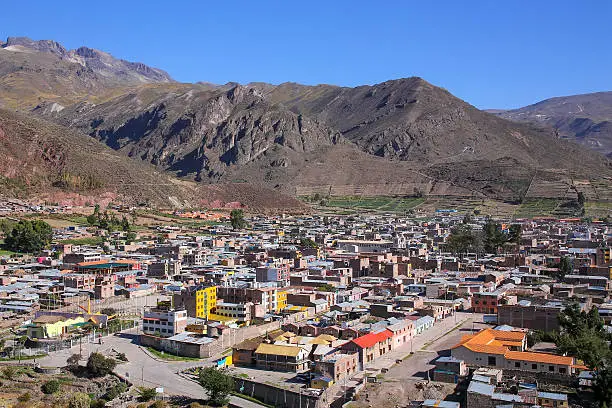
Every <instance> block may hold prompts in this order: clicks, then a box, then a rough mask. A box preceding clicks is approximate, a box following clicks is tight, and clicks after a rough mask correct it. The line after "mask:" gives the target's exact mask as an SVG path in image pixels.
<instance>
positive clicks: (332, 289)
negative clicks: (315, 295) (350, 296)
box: [317, 283, 336, 292]
mask: <svg viewBox="0 0 612 408" xmlns="http://www.w3.org/2000/svg"><path fill="white" fill-rule="evenodd" d="M317 289H318V290H319V291H321V292H335V291H336V287H335V286H334V285H331V284H329V283H325V284H323V285H321V286H319V287H318V288H317Z"/></svg>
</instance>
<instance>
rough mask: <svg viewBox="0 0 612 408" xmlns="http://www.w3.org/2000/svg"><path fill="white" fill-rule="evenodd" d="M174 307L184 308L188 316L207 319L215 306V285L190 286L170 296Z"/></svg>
mask: <svg viewBox="0 0 612 408" xmlns="http://www.w3.org/2000/svg"><path fill="white" fill-rule="evenodd" d="M172 301H173V304H174V306H175V307H176V308H179V309H184V310H186V311H187V315H188V316H190V317H199V318H201V319H209V318H210V315H211V313H212V312H213V310H214V309H215V307H216V306H217V287H216V286H192V287H190V288H187V289H185V290H181V292H180V293H175V294H174V295H173V296H172Z"/></svg>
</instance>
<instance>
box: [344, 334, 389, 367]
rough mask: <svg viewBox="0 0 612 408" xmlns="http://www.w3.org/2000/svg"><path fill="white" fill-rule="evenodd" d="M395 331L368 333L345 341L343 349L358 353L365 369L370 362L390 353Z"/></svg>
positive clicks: (361, 364) (361, 365) (360, 362)
mask: <svg viewBox="0 0 612 408" xmlns="http://www.w3.org/2000/svg"><path fill="white" fill-rule="evenodd" d="M392 338H393V333H392V332H391V331H389V330H387V329H384V330H381V331H378V332H372V333H368V334H366V335H364V336H361V337H357V338H356V339H353V340H351V341H349V342H348V343H345V344H344V345H343V346H342V349H343V350H345V351H348V352H352V353H357V355H358V357H359V365H360V370H364V369H365V367H366V365H367V364H368V363H371V362H372V361H374V360H375V359H376V358H378V357H380V356H382V355H384V354H386V353H388V352H389V351H391V349H392Z"/></svg>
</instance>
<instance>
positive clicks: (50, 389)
mask: <svg viewBox="0 0 612 408" xmlns="http://www.w3.org/2000/svg"><path fill="white" fill-rule="evenodd" d="M61 387H62V386H61V384H60V382H59V381H57V380H50V381H47V382H46V383H44V384H43V386H42V392H44V393H45V394H55V393H56V392H58V391H59V390H60V388H61Z"/></svg>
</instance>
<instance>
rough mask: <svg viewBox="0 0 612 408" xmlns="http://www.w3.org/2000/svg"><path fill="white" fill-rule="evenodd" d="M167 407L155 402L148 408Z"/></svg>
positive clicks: (160, 402) (161, 402)
mask: <svg viewBox="0 0 612 408" xmlns="http://www.w3.org/2000/svg"><path fill="white" fill-rule="evenodd" d="M167 406H168V405H167V404H166V403H165V402H164V401H155V402H154V403H152V404H151V405H149V408H166V407H167Z"/></svg>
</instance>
